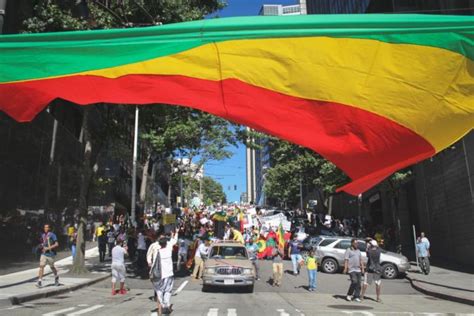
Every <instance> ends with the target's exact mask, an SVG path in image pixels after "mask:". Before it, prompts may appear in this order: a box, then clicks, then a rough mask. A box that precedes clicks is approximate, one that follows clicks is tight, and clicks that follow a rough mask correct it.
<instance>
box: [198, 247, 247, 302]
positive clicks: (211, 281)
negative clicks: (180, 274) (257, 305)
mask: <svg viewBox="0 0 474 316" xmlns="http://www.w3.org/2000/svg"><path fill="white" fill-rule="evenodd" d="M255 277H256V273H255V268H254V266H253V264H252V262H251V261H250V259H249V256H248V253H247V249H245V246H244V245H242V244H240V243H237V242H232V241H225V242H217V243H214V244H212V245H211V249H210V251H209V256H208V259H207V260H205V261H204V273H203V276H202V279H203V287H202V290H203V292H206V291H208V290H209V289H210V288H212V287H217V286H224V287H245V288H247V291H248V292H250V293H252V292H253V288H254V283H255Z"/></svg>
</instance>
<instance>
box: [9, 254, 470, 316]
mask: <svg viewBox="0 0 474 316" xmlns="http://www.w3.org/2000/svg"><path fill="white" fill-rule="evenodd" d="M290 268H291V264H290V262H285V269H286V270H290ZM261 275H262V276H263V277H262V280H261V281H258V282H257V284H256V286H255V292H254V293H252V294H249V293H244V292H242V291H238V290H232V289H224V290H222V289H217V290H215V291H212V292H211V293H203V292H202V291H201V287H202V284H201V282H200V281H193V280H191V279H190V278H189V277H187V276H178V277H177V278H176V280H175V291H176V292H177V293H176V294H175V295H174V296H173V297H172V303H173V304H174V312H173V314H172V315H180V316H181V315H182V316H185V315H204V316H224V315H227V316H236V315H243V316H246V315H257V316H269V315H278V316H289V315H295V316H296V315H298V316H302V315H355V316H357V315H368V316H371V315H411V316H418V315H433V316H434V315H436V316H441V315H473V316H474V314H473V311H472V307H471V306H467V305H462V304H458V303H454V302H448V301H444V300H440V299H435V298H432V297H428V296H425V295H423V294H420V293H418V292H417V291H415V290H414V289H412V288H411V286H410V284H409V283H408V281H406V280H405V279H397V280H384V281H383V289H382V293H383V295H382V299H383V303H377V302H375V301H374V300H373V299H374V298H375V295H374V294H375V293H374V291H375V289H374V288H370V289H369V291H368V293H367V298H366V299H365V300H364V301H363V302H362V303H355V302H354V303H353V302H346V301H345V299H344V297H345V293H346V291H347V288H348V286H349V281H348V276H346V275H342V274H336V275H328V274H324V273H318V284H317V291H316V292H308V291H307V290H306V288H305V286H306V285H307V276H306V274H305V271H303V273H302V274H301V275H299V276H296V277H295V276H293V275H290V274H288V273H285V275H284V277H283V285H282V287H280V288H274V287H272V286H271V285H270V284H269V282H268V279H269V278H270V276H271V262H261ZM126 283H127V285H128V286H129V287H130V289H131V291H130V292H129V293H128V294H126V295H116V296H111V294H110V292H111V290H110V281H109V280H107V281H104V282H101V283H98V284H96V285H94V286H91V287H88V288H84V289H81V290H79V291H76V292H71V293H68V294H64V295H61V296H57V297H51V298H47V299H41V300H37V301H32V302H30V303H26V304H24V305H19V306H13V307H9V308H3V309H1V310H0V314H1V315H15V316H24V315H25V316H26V315H45V316H53V315H147V316H149V315H156V313H155V312H154V309H155V303H154V302H152V301H151V300H150V297H151V296H152V293H153V292H152V290H151V284H150V282H149V281H148V280H143V279H140V278H134V277H133V275H132V274H129V277H128V279H127V281H126ZM469 313H471V314H469Z"/></svg>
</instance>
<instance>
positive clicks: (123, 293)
mask: <svg viewBox="0 0 474 316" xmlns="http://www.w3.org/2000/svg"><path fill="white" fill-rule="evenodd" d="M119 293H120V294H122V295H125V294H127V290H125V289H121V290H120V291H119Z"/></svg>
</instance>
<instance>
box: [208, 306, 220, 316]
mask: <svg viewBox="0 0 474 316" xmlns="http://www.w3.org/2000/svg"><path fill="white" fill-rule="evenodd" d="M218 315H219V309H218V308H209V313H207V316H218Z"/></svg>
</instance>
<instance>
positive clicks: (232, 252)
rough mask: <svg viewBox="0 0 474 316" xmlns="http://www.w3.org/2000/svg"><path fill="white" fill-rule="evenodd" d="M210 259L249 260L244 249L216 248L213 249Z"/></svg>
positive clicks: (233, 247)
mask: <svg viewBox="0 0 474 316" xmlns="http://www.w3.org/2000/svg"><path fill="white" fill-rule="evenodd" d="M210 258H213V259H247V251H246V250H245V248H244V247H236V246H215V247H212V249H211V254H210Z"/></svg>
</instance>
